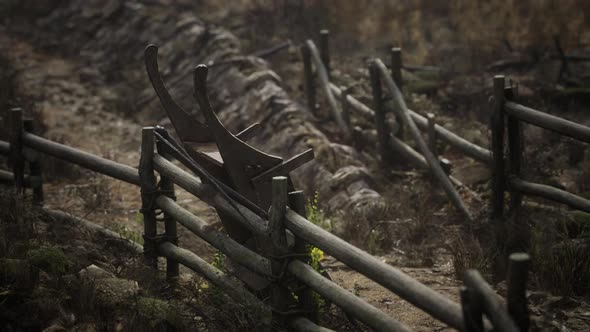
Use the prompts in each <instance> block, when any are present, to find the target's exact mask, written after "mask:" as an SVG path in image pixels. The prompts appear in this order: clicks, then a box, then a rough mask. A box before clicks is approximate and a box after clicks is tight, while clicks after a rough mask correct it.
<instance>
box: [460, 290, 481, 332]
mask: <svg viewBox="0 0 590 332" xmlns="http://www.w3.org/2000/svg"><path fill="white" fill-rule="evenodd" d="M459 294H460V296H461V308H462V309H463V320H464V322H465V327H464V328H465V331H467V332H483V331H484V329H483V309H482V307H481V303H480V301H478V299H477V297H476V294H475V293H474V292H473V290H470V289H469V288H467V287H465V286H461V287H460V288H459Z"/></svg>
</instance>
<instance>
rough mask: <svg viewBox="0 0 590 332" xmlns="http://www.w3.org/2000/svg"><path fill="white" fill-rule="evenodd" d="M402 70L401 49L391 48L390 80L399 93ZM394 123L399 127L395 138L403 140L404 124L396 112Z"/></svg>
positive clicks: (401, 88) (402, 89)
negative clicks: (391, 79)
mask: <svg viewBox="0 0 590 332" xmlns="http://www.w3.org/2000/svg"><path fill="white" fill-rule="evenodd" d="M402 68H403V62H402V49H401V48H400V47H392V48H391V78H393V81H394V82H395V85H397V87H398V89H399V91H400V92H403V91H404V82H403V78H402ZM395 121H396V122H397V124H398V125H399V129H398V131H397V133H396V134H395V136H397V137H398V138H400V139H401V140H403V137H404V123H403V121H402V119H401V118H400V117H399V115H398V114H397V112H396V114H395Z"/></svg>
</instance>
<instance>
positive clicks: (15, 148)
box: [10, 108, 25, 195]
mask: <svg viewBox="0 0 590 332" xmlns="http://www.w3.org/2000/svg"><path fill="white" fill-rule="evenodd" d="M23 133H24V128H23V110H22V109H21V108H13V109H11V110H10V159H11V162H12V173H13V174H14V187H15V190H16V194H17V195H23V194H24V187H25V157H24V155H23Z"/></svg>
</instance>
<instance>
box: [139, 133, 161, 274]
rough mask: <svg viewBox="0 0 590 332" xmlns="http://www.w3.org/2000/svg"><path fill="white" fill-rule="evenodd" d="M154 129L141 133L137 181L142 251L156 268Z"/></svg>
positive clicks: (148, 261)
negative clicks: (140, 214) (139, 194)
mask: <svg viewBox="0 0 590 332" xmlns="http://www.w3.org/2000/svg"><path fill="white" fill-rule="evenodd" d="M153 161H154V127H144V128H143V129H142V131H141V157H140V159H139V167H138V171H139V181H140V185H141V213H142V214H143V227H144V228H143V239H144V241H143V243H144V244H143V250H144V256H145V259H146V262H147V264H148V265H149V266H151V267H153V268H155V269H157V268H158V254H157V247H156V246H157V244H156V236H157V233H158V227H157V224H156V214H155V211H154V204H155V198H156V197H155V196H154V195H155V194H156V175H155V174H154V165H153Z"/></svg>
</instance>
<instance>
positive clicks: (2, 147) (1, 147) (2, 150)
mask: <svg viewBox="0 0 590 332" xmlns="http://www.w3.org/2000/svg"><path fill="white" fill-rule="evenodd" d="M0 154H2V155H5V156H7V155H9V154H10V143H8V142H6V141H0Z"/></svg>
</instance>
